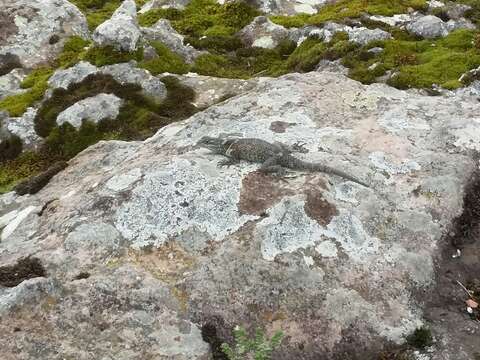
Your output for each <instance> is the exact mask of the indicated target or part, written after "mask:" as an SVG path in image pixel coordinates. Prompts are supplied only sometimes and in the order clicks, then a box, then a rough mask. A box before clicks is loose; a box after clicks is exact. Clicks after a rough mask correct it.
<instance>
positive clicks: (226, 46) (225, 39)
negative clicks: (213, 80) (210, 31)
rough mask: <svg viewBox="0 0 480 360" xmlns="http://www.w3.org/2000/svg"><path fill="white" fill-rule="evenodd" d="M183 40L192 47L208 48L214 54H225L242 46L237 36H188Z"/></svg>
mask: <svg viewBox="0 0 480 360" xmlns="http://www.w3.org/2000/svg"><path fill="white" fill-rule="evenodd" d="M185 41H186V42H187V43H189V44H190V45H192V46H193V47H195V48H197V49H200V50H208V51H210V52H213V53H216V54H225V53H229V52H232V51H235V50H237V49H239V48H241V47H243V44H242V41H241V40H240V38H239V37H238V36H235V35H225V36H221V35H220V36H203V37H201V38H196V37H193V36H188V37H186V38H185Z"/></svg>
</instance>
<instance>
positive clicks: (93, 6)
mask: <svg viewBox="0 0 480 360" xmlns="http://www.w3.org/2000/svg"><path fill="white" fill-rule="evenodd" d="M71 2H72V3H73V4H74V5H76V6H77V7H78V8H79V9H80V11H81V12H83V13H84V14H85V16H86V18H87V23H88V27H89V29H90V30H94V29H95V28H96V27H97V26H98V25H100V24H101V23H103V22H104V21H106V20H108V19H110V17H111V16H112V14H113V12H114V11H115V10H116V9H117V8H118V7H119V6H120V4H121V3H122V1H121V0H71Z"/></svg>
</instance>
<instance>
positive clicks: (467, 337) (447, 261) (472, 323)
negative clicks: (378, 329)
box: [425, 173, 480, 359]
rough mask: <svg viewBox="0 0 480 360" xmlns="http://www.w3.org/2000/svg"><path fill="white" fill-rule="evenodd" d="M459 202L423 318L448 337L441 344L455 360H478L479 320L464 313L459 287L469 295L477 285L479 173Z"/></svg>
mask: <svg viewBox="0 0 480 360" xmlns="http://www.w3.org/2000/svg"><path fill="white" fill-rule="evenodd" d="M463 201H464V209H463V213H462V214H461V215H460V216H459V217H457V218H456V219H455V220H454V221H453V226H452V229H451V230H450V232H449V233H448V235H447V236H446V237H445V239H444V244H443V246H444V249H443V252H442V256H441V258H440V259H439V260H438V261H437V264H436V268H437V276H436V285H435V287H434V289H432V290H430V291H429V292H428V293H427V299H426V306H425V317H426V319H427V320H428V321H429V325H430V326H431V328H432V332H433V334H434V335H437V336H441V337H443V338H446V339H448V341H447V342H446V345H442V346H446V347H447V349H448V351H447V353H449V354H453V353H458V354H459V357H458V359H480V321H478V319H476V317H477V314H476V313H475V312H476V311H474V312H473V313H472V314H469V313H468V312H467V306H466V303H465V302H466V300H468V298H469V295H468V294H467V292H466V291H465V290H464V289H463V288H462V285H463V286H465V287H466V288H467V289H468V290H472V291H473V292H472V293H471V295H470V297H475V296H476V292H475V291H476V290H477V289H476V285H475V284H480V240H479V238H478V235H479V221H480V174H479V173H476V174H474V175H473V176H472V179H471V180H470V184H469V185H468V186H467V187H466V189H465V195H464V199H463ZM457 250H460V253H458V252H457ZM458 255H459V256H458ZM460 284H462V285H460ZM478 291H480V288H479V289H478ZM479 295H480V292H479ZM460 355H461V356H460Z"/></svg>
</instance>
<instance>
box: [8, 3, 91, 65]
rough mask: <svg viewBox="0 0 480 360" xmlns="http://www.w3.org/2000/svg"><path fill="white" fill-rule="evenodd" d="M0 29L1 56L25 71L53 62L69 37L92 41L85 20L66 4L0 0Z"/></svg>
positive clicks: (78, 12)
mask: <svg viewBox="0 0 480 360" xmlns="http://www.w3.org/2000/svg"><path fill="white" fill-rule="evenodd" d="M0 29H1V31H0V54H9V53H10V54H14V55H17V56H18V58H19V60H20V62H21V64H22V65H23V66H24V67H34V66H37V65H38V64H44V63H47V62H48V61H50V60H53V59H54V58H55V57H56V56H57V54H58V53H59V52H60V51H61V50H62V44H63V41H62V40H63V39H65V38H67V37H69V36H72V35H79V36H82V37H84V38H88V37H89V33H88V26H87V21H86V19H85V16H84V15H83V14H82V13H81V12H80V11H79V10H78V9H77V7H75V6H74V5H72V4H71V3H70V2H68V1H66V0H0ZM53 40H55V41H53Z"/></svg>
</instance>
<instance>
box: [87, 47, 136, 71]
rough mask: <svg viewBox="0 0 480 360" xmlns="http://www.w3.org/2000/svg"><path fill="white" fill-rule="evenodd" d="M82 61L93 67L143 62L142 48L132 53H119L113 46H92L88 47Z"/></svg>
mask: <svg viewBox="0 0 480 360" xmlns="http://www.w3.org/2000/svg"><path fill="white" fill-rule="evenodd" d="M83 60H85V61H88V62H89V63H91V64H92V65H95V66H98V67H100V66H104V65H112V64H118V63H122V62H129V61H131V60H136V61H142V60H143V48H142V47H140V48H138V49H137V50H136V51H133V52H125V51H119V50H117V49H115V48H114V47H113V46H110V45H109V46H103V47H99V46H92V47H90V48H89V49H88V50H87V52H86V53H85V55H84V56H83Z"/></svg>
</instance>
